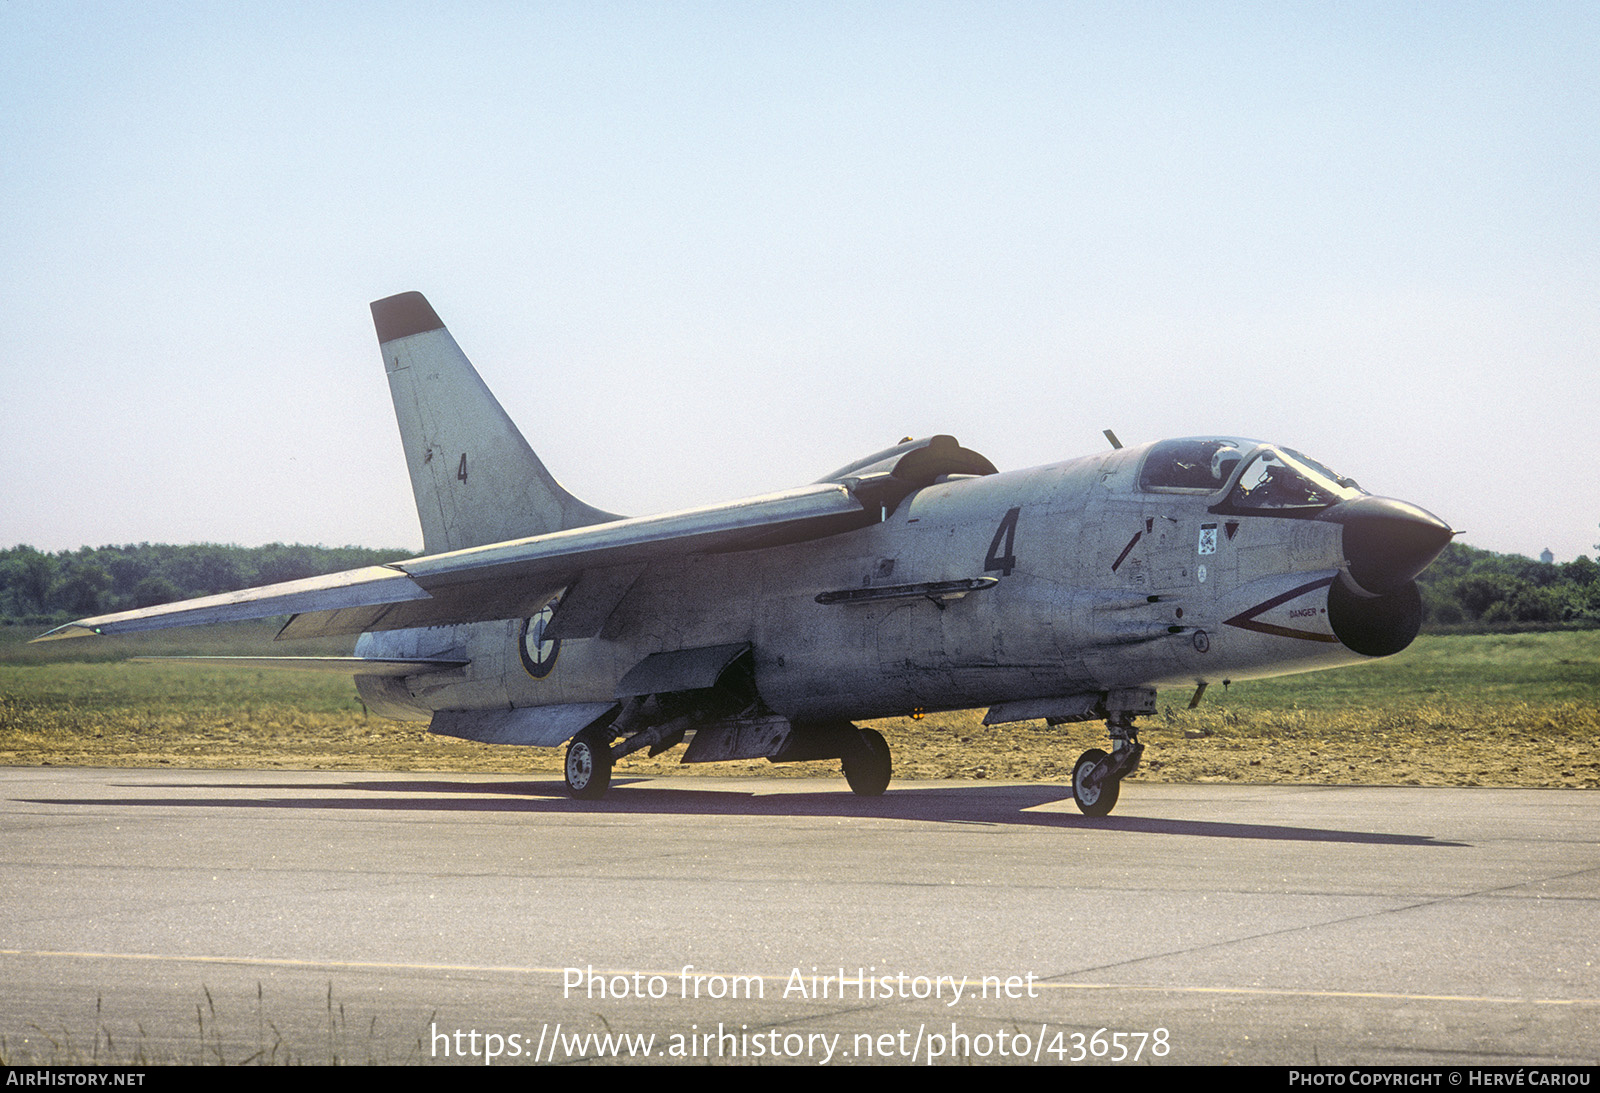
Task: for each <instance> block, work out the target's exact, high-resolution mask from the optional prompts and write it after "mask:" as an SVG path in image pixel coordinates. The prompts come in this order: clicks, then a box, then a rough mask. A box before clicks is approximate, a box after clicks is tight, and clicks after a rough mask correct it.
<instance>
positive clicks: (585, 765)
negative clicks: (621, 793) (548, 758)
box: [566, 726, 611, 801]
mask: <svg viewBox="0 0 1600 1093" xmlns="http://www.w3.org/2000/svg"><path fill="white" fill-rule="evenodd" d="M566 775H567V792H568V793H570V794H572V795H573V796H574V797H576V798H577V799H578V800H580V801H598V800H599V799H600V798H601V797H604V796H605V793H606V790H608V789H610V788H611V731H610V729H609V728H605V729H601V728H596V727H594V726H590V727H589V728H587V729H584V730H583V731H582V732H580V733H579V734H578V735H577V736H574V737H573V738H572V740H571V741H570V742H569V743H568V744H567V762H566Z"/></svg>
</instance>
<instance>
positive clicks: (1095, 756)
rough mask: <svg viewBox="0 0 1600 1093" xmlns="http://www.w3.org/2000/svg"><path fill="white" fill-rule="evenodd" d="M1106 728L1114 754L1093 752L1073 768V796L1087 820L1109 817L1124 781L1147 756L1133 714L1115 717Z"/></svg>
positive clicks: (1093, 750)
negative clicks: (1141, 758)
mask: <svg viewBox="0 0 1600 1093" xmlns="http://www.w3.org/2000/svg"><path fill="white" fill-rule="evenodd" d="M1106 728H1107V730H1109V731H1110V733H1111V743H1112V748H1111V754H1110V755H1107V754H1106V753H1105V752H1103V751H1101V750H1100V749H1099V748H1090V749H1089V750H1088V751H1086V752H1084V753H1083V754H1082V755H1080V756H1079V757H1078V762H1077V763H1076V764H1075V765H1074V766H1073V768H1072V796H1073V798H1074V799H1075V800H1076V801H1077V803H1078V811H1079V812H1081V813H1083V814H1084V815H1085V816H1105V815H1108V814H1109V813H1110V812H1111V810H1112V809H1113V808H1114V807H1116V804H1117V795H1118V793H1119V792H1120V791H1121V788H1122V780H1123V779H1124V778H1126V777H1127V776H1128V775H1130V774H1132V773H1133V772H1134V771H1135V770H1137V769H1138V768H1139V757H1140V756H1141V755H1143V754H1144V745H1143V744H1141V743H1139V730H1138V729H1136V728H1134V725H1133V714H1132V713H1131V712H1128V711H1124V710H1118V711H1116V712H1114V713H1111V714H1110V715H1109V716H1107V718H1106Z"/></svg>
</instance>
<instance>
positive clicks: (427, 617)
mask: <svg viewBox="0 0 1600 1093" xmlns="http://www.w3.org/2000/svg"><path fill="white" fill-rule="evenodd" d="M879 519H880V514H879V510H878V508H877V507H876V506H874V507H872V508H867V507H864V506H863V505H862V503H861V502H860V501H858V500H857V499H856V497H855V496H854V495H853V494H852V492H851V490H850V489H849V488H848V487H847V486H845V485H842V484H839V483H818V484H816V485H812V486H802V487H800V488H799V489H793V490H785V491H783V492H781V493H773V494H767V495H765V496H761V497H752V498H747V499H745V500H742V501H730V502H727V503H725V504H720V505H710V506H707V507H704V508H696V509H685V510H683V511H680V512H670V513H663V514H661V515H658V516H640V517H633V518H630V519H623V520H613V521H610V522H607V523H603V524H590V525H588V526H586V527H580V528H572V529H570V530H566V531H555V532H550V533H548V534H545V535H535V536H532V537H529V538H526V539H512V540H509V541H507V542H504V543H491V544H489V545H487V546H479V547H469V548H467V549H465V550H454V551H450V552H448V553H445V554H434V555H429V556H425V557H421V558H412V559H409V560H407V561H400V562H392V563H390V564H388V565H381V566H369V567H367V568H364V569H353V570H349V571H347V572H344V573H334V574H329V575H327V576H324V577H310V578H307V579H305V580H300V581H287V582H285V583H283V584H275V585H266V586H265V587H262V588H247V589H243V590H241V591H238V592H225V593H222V594H221V595H217V596H205V597H202V598H200V599H196V600H187V601H184V602H181V603H171V604H163V605H161V606H159V607H146V608H142V609H140V610H137V611H123V612H120V613H118V614H114V615H101V616H98V617H96V618H88V619H80V620H78V621H76V622H70V623H67V624H65V625H63V626H58V627H56V628H55V629H54V630H51V631H50V632H49V633H46V634H43V635H41V636H40V637H37V638H35V639H33V640H34V641H47V640H53V639H58V638H74V637H87V636H91V635H100V634H126V633H134V632H136V631H140V630H158V629H165V628H168V627H180V626H203V625H207V624H210V623H217V622H234V621H238V620H241V619H258V618H265V617H268V616H272V615H290V614H292V615H294V616H295V617H294V618H292V619H291V620H290V621H289V623H288V624H287V625H286V626H285V627H284V628H283V630H282V631H281V632H280V633H279V635H278V636H279V637H312V636H318V635H332V634H359V633H362V632H365V631H369V630H399V629H406V628H409V627H416V626H438V625H447V624H456V623H467V622H483V621H487V620H491V619H506V618H516V617H518V616H524V615H531V614H533V613H535V612H537V611H538V610H539V609H540V608H542V607H543V606H544V605H545V604H546V603H548V602H549V600H550V597H552V596H553V595H555V594H556V593H557V592H558V591H560V590H561V589H562V588H565V587H567V586H568V585H570V584H572V583H573V582H574V581H576V580H577V578H578V577H579V576H580V575H581V574H582V573H583V572H584V571H585V570H588V569H607V568H609V567H630V566H648V565H651V564H654V563H656V562H662V561H666V560H668V559H672V558H678V557H683V556H684V555H688V554H699V553H712V552H721V551H734V550H743V549H752V548H754V547H758V546H759V547H766V546H772V545H775V544H777V543H781V542H800V541H804V540H806V539H813V538H821V537H823V536H827V535H834V534H838V533H840V532H844V531H849V530H853V529H854V528H858V527H864V526H866V525H868V524H872V523H876V522H877V521H878V520H879ZM613 571H615V570H613Z"/></svg>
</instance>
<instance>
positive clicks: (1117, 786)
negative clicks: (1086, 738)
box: [1072, 748, 1122, 816]
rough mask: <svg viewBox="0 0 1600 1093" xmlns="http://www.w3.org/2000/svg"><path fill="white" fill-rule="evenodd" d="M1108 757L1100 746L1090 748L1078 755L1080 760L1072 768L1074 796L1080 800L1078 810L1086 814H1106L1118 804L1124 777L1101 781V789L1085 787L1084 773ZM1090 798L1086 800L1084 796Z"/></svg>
mask: <svg viewBox="0 0 1600 1093" xmlns="http://www.w3.org/2000/svg"><path fill="white" fill-rule="evenodd" d="M1105 757H1106V753H1105V752H1103V751H1101V750H1100V749H1099V748H1090V749H1089V750H1088V751H1086V752H1084V753H1083V754H1082V755H1080V756H1078V762H1077V763H1076V764H1075V765H1074V766H1073V768H1072V797H1073V800H1075V801H1077V802H1078V811H1079V812H1081V813H1083V814H1084V815H1085V816H1105V815H1107V814H1108V813H1110V811H1111V810H1112V809H1113V808H1115V807H1116V806H1117V794H1118V793H1119V792H1120V791H1121V789H1122V779H1120V778H1113V779H1111V780H1110V781H1109V782H1102V783H1100V791H1099V792H1098V793H1092V792H1090V791H1088V790H1086V789H1084V788H1083V778H1084V775H1086V774H1088V773H1089V772H1090V771H1091V770H1093V769H1094V766H1095V764H1096V763H1098V762H1100V760H1102V759H1104V758H1105ZM1085 797H1087V798H1089V799H1088V800H1084V798H1085Z"/></svg>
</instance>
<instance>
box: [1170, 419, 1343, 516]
mask: <svg viewBox="0 0 1600 1093" xmlns="http://www.w3.org/2000/svg"><path fill="white" fill-rule="evenodd" d="M1139 489H1140V490H1141V491H1142V492H1145V493H1189V494H1212V493H1220V492H1221V491H1222V490H1224V489H1227V490H1228V493H1227V495H1226V496H1225V497H1224V498H1222V500H1221V501H1220V502H1218V503H1217V504H1215V505H1213V506H1211V511H1213V512H1220V513H1248V512H1256V513H1264V514H1271V515H1276V516H1303V515H1304V516H1309V515H1313V514H1315V513H1318V512H1321V511H1322V510H1323V509H1325V508H1328V507H1329V506H1330V505H1335V504H1337V503H1339V502H1340V501H1348V500H1350V499H1351V498H1354V497H1360V496H1361V495H1362V492H1363V491H1362V489H1361V487H1360V486H1358V485H1356V483H1355V482H1354V481H1352V480H1351V479H1349V478H1343V477H1341V476H1339V475H1338V474H1335V473H1334V472H1333V471H1331V470H1329V469H1328V468H1327V467H1324V466H1323V465H1322V464H1321V463H1318V462H1317V461H1316V460H1314V459H1311V458H1308V457H1307V456H1304V455H1301V454H1300V453H1299V452H1297V451H1295V450H1294V449H1292V448H1284V447H1279V446H1277V445H1272V444H1263V443H1262V442H1261V441H1259V440H1244V439H1242V438H1239V437H1189V438H1186V439H1183V440H1164V441H1162V442H1161V443H1159V444H1155V445H1153V446H1151V448H1150V451H1149V453H1148V454H1147V455H1146V456H1145V460H1144V468H1143V470H1141V471H1140V473H1139Z"/></svg>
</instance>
